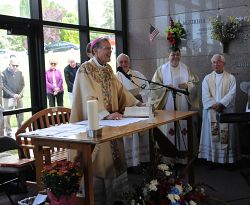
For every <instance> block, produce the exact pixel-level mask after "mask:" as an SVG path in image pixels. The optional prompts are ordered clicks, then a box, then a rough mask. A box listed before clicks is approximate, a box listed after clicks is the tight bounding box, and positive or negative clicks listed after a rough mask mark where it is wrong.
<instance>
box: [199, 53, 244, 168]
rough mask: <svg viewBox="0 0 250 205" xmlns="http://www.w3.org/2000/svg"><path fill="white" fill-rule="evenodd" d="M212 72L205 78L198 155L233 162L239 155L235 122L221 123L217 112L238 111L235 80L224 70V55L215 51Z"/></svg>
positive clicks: (208, 159)
mask: <svg viewBox="0 0 250 205" xmlns="http://www.w3.org/2000/svg"><path fill="white" fill-rule="evenodd" d="M211 62H212V67H213V72H211V73H210V74H208V75H206V76H205V78H204V80H203V82H202V103H203V117H202V118H203V121H202V128H201V139H200V147H199V156H198V157H199V158H204V159H206V160H207V161H210V162H212V163H221V164H226V163H234V162H236V160H237V159H239V142H238V138H237V136H238V135H237V132H236V129H235V124H228V123H219V122H218V121H217V119H216V114H217V113H230V112H235V96H236V80H235V77H234V76H233V75H232V74H230V73H228V72H227V71H225V68H224V65H225V58H224V56H223V55H220V54H215V55H214V56H213V57H212V59H211Z"/></svg>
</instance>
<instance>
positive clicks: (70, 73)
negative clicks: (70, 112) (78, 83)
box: [64, 58, 80, 106]
mask: <svg viewBox="0 0 250 205" xmlns="http://www.w3.org/2000/svg"><path fill="white" fill-rule="evenodd" d="M79 67H80V65H79V64H78V63H76V61H75V60H74V59H73V58H69V59H68V65H67V66H66V67H65V68H64V78H65V81H66V84H67V87H68V92H69V100H70V105H71V106H72V100H73V93H72V90H73V85H74V81H75V77H76V72H77V70H78V68H79Z"/></svg>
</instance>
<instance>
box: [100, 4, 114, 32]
mask: <svg viewBox="0 0 250 205" xmlns="http://www.w3.org/2000/svg"><path fill="white" fill-rule="evenodd" d="M103 18H104V19H105V23H103V24H102V25H101V27H102V28H106V29H114V26H115V22H114V19H115V17H114V2H113V1H107V2H106V3H105V10H104V12H103Z"/></svg>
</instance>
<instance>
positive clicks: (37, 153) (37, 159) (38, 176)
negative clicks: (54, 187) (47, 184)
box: [34, 139, 43, 191]
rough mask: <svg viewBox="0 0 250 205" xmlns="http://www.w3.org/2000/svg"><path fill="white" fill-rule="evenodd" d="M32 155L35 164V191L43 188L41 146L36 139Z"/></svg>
mask: <svg viewBox="0 0 250 205" xmlns="http://www.w3.org/2000/svg"><path fill="white" fill-rule="evenodd" d="M34 145H35V147H34V157H35V165H36V182H37V191H41V190H43V185H42V182H41V176H42V169H43V148H42V146H41V145H39V144H38V139H35V140H34Z"/></svg>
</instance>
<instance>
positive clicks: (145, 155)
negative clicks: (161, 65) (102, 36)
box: [116, 53, 150, 167]
mask: <svg viewBox="0 0 250 205" xmlns="http://www.w3.org/2000/svg"><path fill="white" fill-rule="evenodd" d="M117 65H118V67H121V68H122V69H123V72H125V73H127V74H128V75H129V74H131V76H132V77H131V80H132V81H133V82H134V83H133V82H132V81H131V80H130V79H128V78H126V77H125V75H123V73H121V72H117V73H116V76H117V78H118V79H119V80H120V81H121V83H122V84H123V85H124V87H125V88H127V89H128V91H130V92H131V93H132V94H133V95H134V96H135V97H136V98H137V99H140V100H142V101H143V102H144V103H145V102H147V100H148V99H147V98H148V93H149V90H148V88H149V86H148V82H147V81H146V77H145V76H144V75H143V74H142V73H140V72H139V71H135V70H131V68H130V58H129V56H128V55H126V54H124V53H121V54H120V55H119V56H118V57H117ZM136 77H139V78H141V79H139V78H136ZM142 79H145V80H142ZM142 88H144V89H142ZM138 96H139V97H138ZM148 135H149V133H148V132H140V133H135V134H132V135H130V136H126V137H124V138H123V142H124V149H125V157H126V161H127V165H128V167H133V166H137V165H138V164H139V163H140V162H149V158H150V154H149V136H148Z"/></svg>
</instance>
